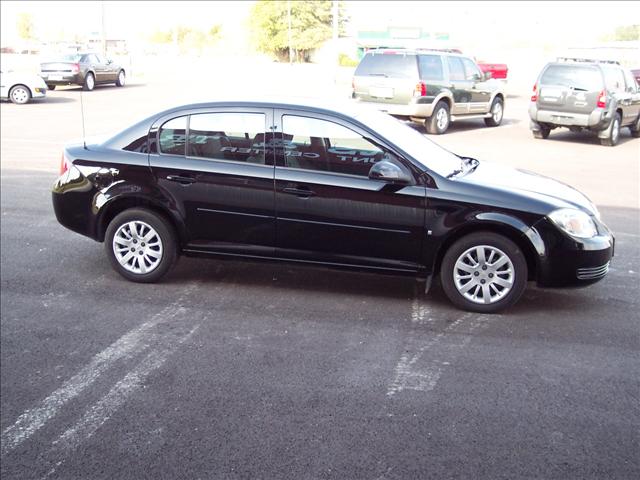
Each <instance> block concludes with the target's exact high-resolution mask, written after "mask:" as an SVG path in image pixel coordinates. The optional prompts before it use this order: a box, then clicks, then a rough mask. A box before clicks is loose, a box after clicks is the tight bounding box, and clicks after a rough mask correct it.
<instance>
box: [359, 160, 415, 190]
mask: <svg viewBox="0 0 640 480" xmlns="http://www.w3.org/2000/svg"><path fill="white" fill-rule="evenodd" d="M369 178H370V179H372V180H382V181H384V182H389V183H397V184H401V185H408V184H410V183H411V182H412V179H411V177H410V176H409V175H408V174H407V173H405V172H404V171H403V170H402V169H401V168H400V167H399V166H398V165H396V164H395V163H391V162H389V161H387V160H382V161H380V162H377V163H374V164H373V167H371V170H369Z"/></svg>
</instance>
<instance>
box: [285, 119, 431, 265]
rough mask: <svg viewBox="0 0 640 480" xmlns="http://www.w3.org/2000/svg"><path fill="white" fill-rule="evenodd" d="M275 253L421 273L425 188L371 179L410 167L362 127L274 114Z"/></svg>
mask: <svg viewBox="0 0 640 480" xmlns="http://www.w3.org/2000/svg"><path fill="white" fill-rule="evenodd" d="M275 120H276V128H277V131H278V133H277V140H278V148H277V149H276V162H277V166H276V173H275V189H276V194H275V201H276V232H277V233H276V246H277V250H276V255H277V256H278V257H281V258H287V259H294V260H302V261H311V262H320V263H328V264H341V265H355V266H362V267H369V268H375V269H382V270H395V271H407V272H409V271H411V272H414V271H416V270H418V269H419V256H420V251H421V247H422V239H423V235H424V212H425V201H426V199H425V194H426V190H425V187H423V186H419V185H406V186H405V185H392V184H388V183H385V182H383V181H381V180H374V179H370V178H369V177H368V173H369V170H370V168H371V166H372V165H373V164H374V163H375V162H378V161H380V160H383V159H384V160H387V161H391V162H393V163H395V164H397V165H399V166H400V167H401V168H402V169H403V170H404V171H406V172H409V173H410V175H413V174H412V173H411V166H410V165H407V163H405V162H406V161H405V160H403V159H401V158H400V157H399V156H397V155H395V154H394V153H393V152H392V151H391V150H390V149H388V148H386V147H384V146H383V145H381V144H380V143H378V142H377V141H376V140H374V139H372V138H371V136H370V135H368V134H367V133H366V132H365V131H363V130H361V129H359V128H358V127H357V126H354V125H352V124H351V123H347V122H346V121H343V120H340V119H337V118H335V117H332V116H325V115H319V114H311V113H305V112H303V111H296V110H276V112H275Z"/></svg>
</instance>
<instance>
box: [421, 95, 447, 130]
mask: <svg viewBox="0 0 640 480" xmlns="http://www.w3.org/2000/svg"><path fill="white" fill-rule="evenodd" d="M450 123H451V114H450V113H449V104H448V103H447V102H444V101H442V100H440V101H439V102H438V103H437V104H436V107H435V108H434V109H433V114H432V115H431V116H430V117H429V118H427V119H426V120H425V122H424V125H425V127H426V130H427V133H430V134H432V135H442V134H443V133H444V132H446V131H447V129H448V128H449V124H450Z"/></svg>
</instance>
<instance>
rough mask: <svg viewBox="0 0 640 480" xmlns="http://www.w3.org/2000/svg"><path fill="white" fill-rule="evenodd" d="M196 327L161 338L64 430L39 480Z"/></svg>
mask: <svg viewBox="0 0 640 480" xmlns="http://www.w3.org/2000/svg"><path fill="white" fill-rule="evenodd" d="M198 327H199V326H195V327H194V328H192V329H191V331H190V332H189V333H187V334H186V335H183V336H182V337H179V338H175V337H173V335H171V333H169V334H167V335H164V336H163V339H162V345H160V346H159V348H158V349H155V350H152V351H151V352H149V354H148V355H147V356H146V357H145V358H144V360H142V362H140V364H138V366H137V367H135V368H134V369H133V370H131V371H130V372H129V373H127V374H126V375H125V377H124V378H123V379H122V380H120V381H119V382H118V383H116V384H115V385H114V386H113V388H111V390H110V391H109V393H107V394H106V395H105V396H104V397H102V398H101V399H100V400H99V401H97V402H96V403H95V404H94V405H93V406H92V407H91V408H89V409H88V410H87V411H86V412H85V414H84V415H83V416H82V418H81V419H80V420H78V421H77V422H76V424H75V425H73V426H72V427H71V428H69V429H67V430H66V431H65V432H64V433H63V434H62V435H60V437H59V438H58V439H57V440H56V441H55V442H53V446H52V447H51V449H50V450H49V452H48V453H47V455H46V457H45V460H46V459H50V463H51V464H53V465H54V466H53V467H52V468H51V469H50V470H49V471H48V472H47V474H46V475H45V476H44V477H43V478H48V477H50V476H51V475H53V474H54V473H55V471H56V469H57V468H58V467H59V466H60V465H62V463H63V462H64V460H65V457H66V455H67V454H68V453H69V452H72V451H74V450H76V449H77V448H78V447H79V446H80V445H81V444H82V442H84V441H85V440H87V439H89V438H90V437H91V436H92V435H93V434H94V433H95V432H96V431H97V430H98V428H100V427H101V426H102V425H103V424H104V423H105V422H106V421H107V420H109V418H110V417H111V416H112V415H113V414H114V413H115V412H116V411H117V410H118V409H119V408H120V407H121V406H122V405H123V404H124V403H125V402H126V400H127V399H128V398H129V396H130V395H131V394H132V393H133V392H134V391H135V390H137V389H138V388H140V387H141V386H142V384H143V382H144V381H145V380H146V378H147V377H148V376H149V375H150V374H151V373H152V372H153V371H154V370H157V369H158V368H160V367H161V366H162V364H163V363H164V362H165V361H166V360H167V358H168V357H169V356H170V355H171V354H173V353H174V352H175V351H176V350H177V349H178V348H179V347H180V345H182V344H183V343H185V342H186V341H187V340H188V339H189V338H191V337H192V336H193V334H194V333H195V331H196V330H197V329H198Z"/></svg>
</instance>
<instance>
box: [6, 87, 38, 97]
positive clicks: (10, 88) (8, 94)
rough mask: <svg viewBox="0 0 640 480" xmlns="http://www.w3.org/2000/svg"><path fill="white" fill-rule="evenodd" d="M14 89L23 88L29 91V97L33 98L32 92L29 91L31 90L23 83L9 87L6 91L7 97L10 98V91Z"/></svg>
mask: <svg viewBox="0 0 640 480" xmlns="http://www.w3.org/2000/svg"><path fill="white" fill-rule="evenodd" d="M16 87H24V88H26V89H27V90H29V95H31V96H32V97H33V91H31V88H29V85H26V84H24V83H15V84H13V85H11V87H9V90H8V91H7V97H8V98H11V91H12V90H13V89H14V88H16Z"/></svg>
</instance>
